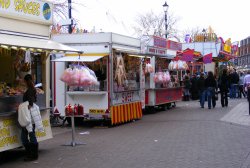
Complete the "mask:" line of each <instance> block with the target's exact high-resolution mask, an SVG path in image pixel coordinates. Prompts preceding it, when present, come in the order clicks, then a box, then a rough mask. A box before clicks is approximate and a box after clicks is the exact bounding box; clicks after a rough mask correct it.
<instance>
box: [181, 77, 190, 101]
mask: <svg viewBox="0 0 250 168" xmlns="http://www.w3.org/2000/svg"><path fill="white" fill-rule="evenodd" d="M183 84H184V101H189V97H190V92H189V90H190V88H191V82H190V79H189V77H188V75H186V76H185V77H184V81H183Z"/></svg>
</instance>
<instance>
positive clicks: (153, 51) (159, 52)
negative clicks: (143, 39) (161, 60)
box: [148, 47, 167, 56]
mask: <svg viewBox="0 0 250 168" xmlns="http://www.w3.org/2000/svg"><path fill="white" fill-rule="evenodd" d="M148 53H149V54H155V55H165V56H166V55H167V50H166V49H163V48H155V47H148Z"/></svg>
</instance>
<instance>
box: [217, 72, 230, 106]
mask: <svg viewBox="0 0 250 168" xmlns="http://www.w3.org/2000/svg"><path fill="white" fill-rule="evenodd" d="M218 81H219V82H218V85H219V89H220V95H221V106H222V107H227V106H228V96H227V94H228V92H229V76H228V74H227V69H223V71H222V74H221V76H220V77H219V80H218Z"/></svg>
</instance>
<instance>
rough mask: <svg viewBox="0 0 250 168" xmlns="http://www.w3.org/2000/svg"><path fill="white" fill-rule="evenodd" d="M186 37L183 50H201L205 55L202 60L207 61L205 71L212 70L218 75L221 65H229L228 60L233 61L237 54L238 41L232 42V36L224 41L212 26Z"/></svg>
mask: <svg viewBox="0 0 250 168" xmlns="http://www.w3.org/2000/svg"><path fill="white" fill-rule="evenodd" d="M186 37H187V38H186V43H183V45H182V50H183V51H185V50H187V49H192V50H194V51H197V52H200V53H201V55H202V56H203V57H202V59H201V61H203V62H206V64H204V66H203V71H204V72H208V71H212V72H214V74H215V75H217V76H218V75H219V71H220V69H221V68H220V66H222V67H224V66H227V64H228V61H229V60H232V61H233V60H234V58H235V57H236V56H237V52H238V42H233V43H232V42H231V39H230V38H228V39H227V40H225V41H224V40H223V38H222V37H219V36H217V34H216V33H214V30H213V29H212V28H211V27H209V28H208V29H207V30H205V29H204V30H203V31H202V32H200V33H197V34H195V35H194V36H193V37H190V36H189V35H186ZM203 58H204V59H203ZM211 60H212V61H211Z"/></svg>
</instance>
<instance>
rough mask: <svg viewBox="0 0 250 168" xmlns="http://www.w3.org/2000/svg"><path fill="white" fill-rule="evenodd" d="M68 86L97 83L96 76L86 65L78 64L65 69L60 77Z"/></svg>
mask: <svg viewBox="0 0 250 168" xmlns="http://www.w3.org/2000/svg"><path fill="white" fill-rule="evenodd" d="M60 80H61V81H63V82H65V83H66V84H67V85H69V86H90V85H98V81H97V77H96V75H95V73H94V71H92V70H91V69H89V68H88V67H86V66H78V67H74V68H73V69H71V68H68V69H66V70H65V71H64V72H63V74H62V76H61V78H60Z"/></svg>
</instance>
